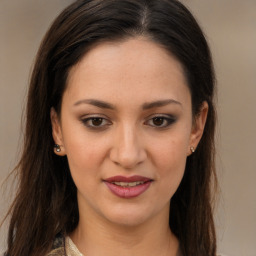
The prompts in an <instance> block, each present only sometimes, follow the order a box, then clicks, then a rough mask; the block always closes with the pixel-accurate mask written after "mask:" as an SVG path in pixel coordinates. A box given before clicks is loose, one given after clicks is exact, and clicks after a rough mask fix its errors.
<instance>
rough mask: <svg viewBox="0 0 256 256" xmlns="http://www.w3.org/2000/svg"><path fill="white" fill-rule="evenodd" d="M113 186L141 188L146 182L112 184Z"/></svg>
mask: <svg viewBox="0 0 256 256" xmlns="http://www.w3.org/2000/svg"><path fill="white" fill-rule="evenodd" d="M111 183H112V184H115V185H117V186H121V187H135V186H139V185H141V184H144V183H145V182H144V181H135V182H118V181H116V182H111Z"/></svg>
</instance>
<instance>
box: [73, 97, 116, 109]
mask: <svg viewBox="0 0 256 256" xmlns="http://www.w3.org/2000/svg"><path fill="white" fill-rule="evenodd" d="M81 104H90V105H93V106H95V107H98V108H106V109H111V110H114V109H115V107H114V105H112V104H110V103H107V102H105V101H101V100H95V99H84V100H79V101H77V102H76V103H75V104H74V106H78V105H81Z"/></svg>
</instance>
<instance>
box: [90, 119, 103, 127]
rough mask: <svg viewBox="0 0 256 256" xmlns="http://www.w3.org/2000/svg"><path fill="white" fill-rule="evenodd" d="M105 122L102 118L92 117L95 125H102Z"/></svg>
mask: <svg viewBox="0 0 256 256" xmlns="http://www.w3.org/2000/svg"><path fill="white" fill-rule="evenodd" d="M102 122H103V119H102V118H92V124H93V125H94V126H100V125H101V124H102Z"/></svg>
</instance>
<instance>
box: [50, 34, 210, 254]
mask: <svg viewBox="0 0 256 256" xmlns="http://www.w3.org/2000/svg"><path fill="white" fill-rule="evenodd" d="M207 110H208V107H207V103H203V105H202V108H201V112H200V113H199V115H197V117H196V118H195V120H193V117H192V109H191V95H190V91H189V89H188V86H187V82H186V79H185V77H184V74H183V70H182V67H181V65H180V63H179V62H178V61H177V60H176V59H175V58H174V57H172V56H171V55H170V54H168V53H167V52H166V50H164V49H163V48H161V47H160V46H159V45H157V44H156V43H153V42H151V41H149V40H147V39H146V38H133V39H128V40H125V41H122V42H110V43H102V44H99V45H97V46H95V47H94V48H93V49H91V50H90V51H89V52H88V53H87V54H86V55H85V56H84V57H83V58H82V60H81V61H80V62H79V63H78V64H77V65H75V66H74V67H73V68H72V69H71V71H70V73H69V78H68V82H67V89H66V90H65V92H64V95H63V100H62V106H61V115H60V117H59V116H57V114H56V113H55V111H54V110H53V109H52V111H51V119H52V127H53V137H54V140H55V143H56V144H59V145H61V152H55V153H57V154H58V155H60V156H64V155H66V156H67V158H68V162H69V166H70V171H71V175H72V177H73V180H74V182H75V184H76V186H77V197H78V206H79V215H80V219H79V224H78V227H77V228H76V229H75V231H74V232H73V233H72V234H70V236H71V238H72V240H73V242H74V243H75V244H76V245H77V247H78V248H79V250H80V251H81V253H83V254H84V255H88V256H96V255H105V256H110V255H111V256H117V255H122V256H126V255H127V256H128V255H129V256H130V255H147V256H151V255H152V256H153V255H154V256H155V255H160V256H161V255H163V256H164V255H169V256H174V255H176V254H177V251H178V246H179V245H178V240H177V239H176V237H175V236H174V235H173V234H172V232H171V230H170V229H169V223H168V222H169V208H170V200H171V198H172V196H173V194H174V193H175V191H176V190H177V188H178V186H179V184H180V182H181V179H182V177H183V174H184V169H185V164H186V159H187V157H188V156H189V155H190V154H191V149H190V147H191V146H193V147H195V148H196V146H197V144H198V143H199V141H200V138H201V136H202V133H203V129H204V124H205V121H206V116H207ZM92 118H94V119H92ZM117 175H119V176H120V175H121V176H124V177H131V176H134V175H139V176H143V177H147V178H149V179H150V180H151V181H150V186H149V187H148V188H147V189H146V190H145V191H144V192H143V193H141V194H139V195H138V196H135V197H132V198H122V197H120V196H117V195H115V194H114V193H113V192H112V191H111V190H110V189H109V188H108V186H106V183H105V182H104V181H105V180H106V179H108V178H109V177H113V176H117Z"/></svg>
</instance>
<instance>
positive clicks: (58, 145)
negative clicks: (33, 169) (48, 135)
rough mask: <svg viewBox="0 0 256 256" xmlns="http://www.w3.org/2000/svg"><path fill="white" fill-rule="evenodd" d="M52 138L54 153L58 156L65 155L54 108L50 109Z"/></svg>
mask: <svg viewBox="0 0 256 256" xmlns="http://www.w3.org/2000/svg"><path fill="white" fill-rule="evenodd" d="M50 115H51V124H52V137H53V140H54V142H55V146H54V153H55V154H56V155H59V156H64V155H66V153H65V147H64V145H63V137H62V130H61V125H60V120H59V117H58V115H57V113H56V111H55V109H54V108H51V113H50Z"/></svg>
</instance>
